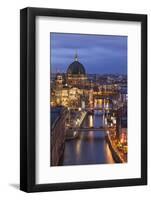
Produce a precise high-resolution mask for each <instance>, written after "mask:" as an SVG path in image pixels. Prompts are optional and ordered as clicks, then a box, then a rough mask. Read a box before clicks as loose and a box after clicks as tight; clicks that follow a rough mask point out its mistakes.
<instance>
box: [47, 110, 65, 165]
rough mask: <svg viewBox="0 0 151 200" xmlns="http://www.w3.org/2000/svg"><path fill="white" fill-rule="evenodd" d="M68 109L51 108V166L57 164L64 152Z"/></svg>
mask: <svg viewBox="0 0 151 200" xmlns="http://www.w3.org/2000/svg"><path fill="white" fill-rule="evenodd" d="M65 120H66V109H64V108H63V107H57V108H51V155H50V157H51V158H50V159H51V164H50V165H51V166H57V165H58V164H59V161H60V158H61V156H62V155H63V152H64V144H65Z"/></svg>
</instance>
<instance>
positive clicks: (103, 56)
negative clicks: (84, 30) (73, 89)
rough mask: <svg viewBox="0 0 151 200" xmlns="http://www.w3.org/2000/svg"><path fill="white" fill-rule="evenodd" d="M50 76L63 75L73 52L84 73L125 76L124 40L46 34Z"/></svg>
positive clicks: (104, 36)
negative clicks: (48, 37) (48, 44)
mask: <svg viewBox="0 0 151 200" xmlns="http://www.w3.org/2000/svg"><path fill="white" fill-rule="evenodd" d="M50 40H51V42H50V56H51V59H50V62H51V70H52V72H56V71H58V72H66V70H67V68H68V66H69V65H70V64H71V63H72V62H73V61H74V56H75V52H76V51H77V53H78V61H79V62H81V63H82V64H83V65H84V67H85V70H86V73H89V74H90V73H97V74H104V73H112V74H115V73H118V74H127V37H126V36H111V35H85V34H64V33H50Z"/></svg>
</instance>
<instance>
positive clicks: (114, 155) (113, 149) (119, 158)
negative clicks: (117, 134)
mask: <svg viewBox="0 0 151 200" xmlns="http://www.w3.org/2000/svg"><path fill="white" fill-rule="evenodd" d="M105 138H106V141H107V143H108V145H109V148H110V150H111V153H112V156H113V159H114V161H115V162H116V163H124V160H123V159H122V158H121V157H120V155H119V154H118V152H117V150H116V149H115V148H114V147H113V144H112V141H111V138H110V136H109V134H107V135H106V137H105Z"/></svg>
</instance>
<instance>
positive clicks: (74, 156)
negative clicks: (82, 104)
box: [62, 113, 114, 165]
mask: <svg viewBox="0 0 151 200" xmlns="http://www.w3.org/2000/svg"><path fill="white" fill-rule="evenodd" d="M103 119H104V118H103V115H102V114H98V113H95V114H94V115H87V116H86V118H85V120H84V122H83V125H82V126H83V127H92V126H93V127H94V128H98V127H100V126H102V125H103V121H104V120H103ZM107 163H114V160H113V158H112V154H111V151H110V149H109V146H108V144H107V142H106V140H105V131H93V130H91V131H81V132H80V134H79V137H78V138H76V139H73V140H67V141H66V143H65V151H64V156H63V161H62V165H83V164H107Z"/></svg>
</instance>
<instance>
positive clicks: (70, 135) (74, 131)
mask: <svg viewBox="0 0 151 200" xmlns="http://www.w3.org/2000/svg"><path fill="white" fill-rule="evenodd" d="M86 115H87V112H86V111H83V113H82V115H81V118H80V119H79V123H78V126H77V127H75V128H74V127H73V128H70V129H68V130H67V131H66V132H67V134H66V140H72V139H75V138H77V137H78V136H79V133H78V128H79V127H81V126H82V124H83V121H84V119H85V117H86ZM75 120H77V119H76V118H75Z"/></svg>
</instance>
